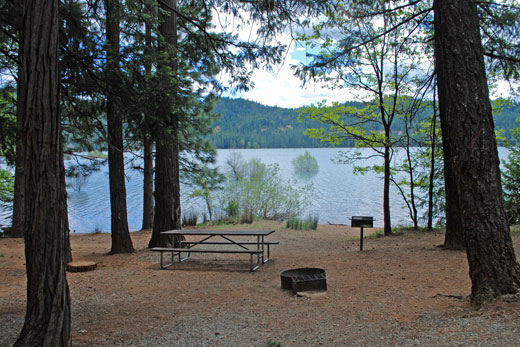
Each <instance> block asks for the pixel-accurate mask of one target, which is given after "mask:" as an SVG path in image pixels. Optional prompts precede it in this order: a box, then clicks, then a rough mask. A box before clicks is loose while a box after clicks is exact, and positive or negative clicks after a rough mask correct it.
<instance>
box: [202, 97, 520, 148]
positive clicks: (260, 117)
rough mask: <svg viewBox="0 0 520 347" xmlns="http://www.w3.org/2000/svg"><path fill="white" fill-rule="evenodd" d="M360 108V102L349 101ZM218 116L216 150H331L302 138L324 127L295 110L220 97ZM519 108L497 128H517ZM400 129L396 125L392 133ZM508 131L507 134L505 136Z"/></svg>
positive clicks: (497, 123)
mask: <svg viewBox="0 0 520 347" xmlns="http://www.w3.org/2000/svg"><path fill="white" fill-rule="evenodd" d="M349 104H351V105H357V106H362V103H360V102H349ZM215 112H216V113H220V114H221V117H220V119H218V120H217V121H216V122H215V123H214V126H213V128H214V132H213V134H212V135H211V139H212V141H213V143H214V144H215V146H216V147H217V148H311V147H330V145H329V144H327V143H319V142H318V141H316V140H314V139H310V138H309V137H307V136H305V135H304V132H305V129H307V128H312V127H320V126H323V125H321V124H320V123H318V122H316V121H309V120H304V121H303V122H301V123H300V122H298V115H297V113H296V110H295V109H290V108H282V107H273V106H265V105H262V104H259V103H257V102H254V101H249V100H245V99H231V98H222V99H221V100H220V102H219V104H218V106H217V107H216V109H215ZM518 117H520V105H518V104H514V105H510V106H506V107H504V109H503V110H502V113H501V114H499V115H498V116H496V117H495V126H496V128H497V129H506V130H507V129H511V128H512V127H515V126H518V123H515V119H516V118H518ZM401 128H402V122H396V124H395V128H394V131H399V130H401ZM507 134H508V131H506V135H507ZM341 146H342V147H349V146H353V141H347V142H344V143H342V145H341Z"/></svg>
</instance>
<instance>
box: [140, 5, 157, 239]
mask: <svg viewBox="0 0 520 347" xmlns="http://www.w3.org/2000/svg"><path fill="white" fill-rule="evenodd" d="M148 10H150V9H149V8H148ZM145 40H146V47H147V48H148V49H149V50H150V51H151V50H152V49H153V45H152V29H151V25H150V24H148V23H146V38H145ZM144 69H145V73H146V75H147V76H150V75H151V73H152V64H151V63H150V62H146V63H145V66H144ZM146 112H147V113H146V114H145V124H149V123H150V121H151V119H152V117H151V116H150V115H149V114H148V112H149V111H148V110H147V111H146ZM153 145H154V142H153V139H152V137H151V135H150V131H147V132H146V133H145V134H144V136H143V156H144V165H143V166H144V174H143V176H144V177H143V226H142V228H141V229H143V230H144V229H151V228H153V213H154V200H153V199H154V197H153V190H154V185H153V173H154V160H153V159H154V158H153Z"/></svg>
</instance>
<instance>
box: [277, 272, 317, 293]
mask: <svg viewBox="0 0 520 347" xmlns="http://www.w3.org/2000/svg"><path fill="white" fill-rule="evenodd" d="M280 279H281V282H282V289H290V290H292V291H293V294H296V293H298V292H305V291H313V290H327V277H326V274H325V270H323V269H319V268H299V269H292V270H286V271H283V272H282V273H281V274H280Z"/></svg>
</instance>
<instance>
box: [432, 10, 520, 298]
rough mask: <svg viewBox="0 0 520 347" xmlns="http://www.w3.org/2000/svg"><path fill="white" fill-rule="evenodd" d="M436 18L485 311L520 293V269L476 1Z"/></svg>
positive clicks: (470, 253)
mask: <svg viewBox="0 0 520 347" xmlns="http://www.w3.org/2000/svg"><path fill="white" fill-rule="evenodd" d="M434 10H435V59H436V70H437V74H438V89H439V106H440V116H441V127H442V136H443V143H445V144H447V145H448V147H445V148H444V149H445V150H446V149H448V152H445V156H444V157H445V161H446V162H447V163H449V165H450V168H451V171H452V174H453V182H454V185H453V188H455V193H456V194H457V196H458V207H459V212H460V216H461V222H462V230H463V235H464V241H465V245H466V253H467V257H468V263H469V268H470V277H471V282H472V288H471V300H472V304H473V305H474V306H475V307H479V306H480V305H481V304H482V303H483V302H485V301H489V300H491V299H492V298H494V297H496V296H499V295H503V294H510V293H517V292H518V290H519V288H520V265H519V264H518V262H517V261H516V256H515V252H514V249H513V244H512V240H511V234H510V231H509V226H508V223H507V219H506V215H505V209H504V202H503V198H502V186H501V181H500V170H499V159H498V151H497V146H496V139H495V134H494V124H493V117H492V112H491V104H490V101H489V91H488V87H487V79H486V70H485V65H484V59H483V49H482V42H481V37H480V31H479V30H480V28H479V18H478V15H477V4H476V1H475V0H436V1H435V2H434ZM447 188H448V187H447ZM450 188H451V187H450Z"/></svg>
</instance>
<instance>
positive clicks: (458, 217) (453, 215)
mask: <svg viewBox="0 0 520 347" xmlns="http://www.w3.org/2000/svg"><path fill="white" fill-rule="evenodd" d="M441 123H442V120H441ZM441 128H442V126H441ZM441 132H442V133H444V131H441ZM442 146H443V152H444V192H445V198H446V234H445V236H444V248H446V249H452V250H459V251H462V250H464V249H466V245H465V243H464V227H463V221H462V211H461V210H460V207H459V196H458V192H457V182H456V178H455V173H454V169H453V167H452V162H451V161H450V158H452V156H453V154H451V153H452V151H451V149H450V146H451V144H450V143H449V141H448V137H447V136H444V134H443V136H442Z"/></svg>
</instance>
